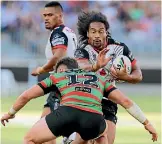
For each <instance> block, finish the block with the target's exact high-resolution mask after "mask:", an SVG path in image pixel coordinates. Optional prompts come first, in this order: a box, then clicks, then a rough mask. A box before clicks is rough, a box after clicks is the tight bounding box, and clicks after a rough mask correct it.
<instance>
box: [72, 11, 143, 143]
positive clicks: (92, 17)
mask: <svg viewBox="0 0 162 144" xmlns="http://www.w3.org/2000/svg"><path fill="white" fill-rule="evenodd" d="M108 30H109V23H108V21H107V18H106V16H104V15H103V14H102V13H99V12H87V13H84V12H83V13H81V15H80V16H79V18H78V33H79V35H80V40H79V44H78V48H77V49H76V51H75V58H77V59H78V62H80V64H83V65H81V66H82V67H83V66H85V64H86V65H88V67H87V66H86V69H89V70H91V69H97V68H96V65H95V63H96V58H97V56H98V53H99V51H101V50H102V49H103V48H106V47H108V48H109V49H110V50H109V51H108V53H107V55H108V56H112V61H113V59H115V58H116V57H117V56H118V55H125V56H127V57H128V58H129V59H130V61H131V62H132V72H131V74H130V75H128V74H127V72H126V69H124V70H123V71H114V70H113V69H111V67H112V61H110V62H109V63H108V64H107V65H106V66H105V67H104V68H102V69H100V70H99V71H98V72H99V73H100V74H101V75H102V76H104V77H105V78H106V79H107V80H108V81H110V82H112V83H113V84H115V79H119V80H124V81H127V82H129V83H138V82H139V81H141V80H142V73H141V69H140V68H139V66H138V64H137V62H136V60H135V58H134V57H133V55H132V53H131V51H130V50H129V49H128V47H127V46H126V45H125V44H124V43H120V42H117V41H115V40H114V39H112V38H111V36H110V33H109V32H108ZM102 109H103V114H104V117H105V119H106V121H107V123H108V132H107V138H108V143H109V144H113V143H114V139H115V133H116V122H117V117H116V114H117V109H118V108H117V104H115V103H113V102H112V101H110V100H107V99H103V101H102ZM101 143H102V142H101Z"/></svg>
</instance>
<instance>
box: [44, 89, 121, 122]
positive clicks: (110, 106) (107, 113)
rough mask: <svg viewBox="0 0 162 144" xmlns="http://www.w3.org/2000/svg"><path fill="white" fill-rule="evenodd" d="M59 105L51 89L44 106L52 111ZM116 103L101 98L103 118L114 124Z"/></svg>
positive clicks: (56, 96)
mask: <svg viewBox="0 0 162 144" xmlns="http://www.w3.org/2000/svg"><path fill="white" fill-rule="evenodd" d="M59 105H60V100H59V99H58V93H57V92H55V91H52V92H51V93H50V94H49V96H48V98H47V101H46V104H45V105H44V107H49V108H50V110H51V111H52V112H53V111H54V110H56V109H57V108H58V106H59ZM117 110H118V107H117V104H116V103H113V102H112V101H110V100H107V99H102V112H103V115H104V118H105V119H106V120H109V121H112V122H113V123H114V124H116V123H117V116H116V114H117Z"/></svg>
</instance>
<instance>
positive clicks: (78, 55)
mask: <svg viewBox="0 0 162 144" xmlns="http://www.w3.org/2000/svg"><path fill="white" fill-rule="evenodd" d="M74 56H75V57H76V58H84V54H83V53H82V51H81V50H76V51H75V53H74Z"/></svg>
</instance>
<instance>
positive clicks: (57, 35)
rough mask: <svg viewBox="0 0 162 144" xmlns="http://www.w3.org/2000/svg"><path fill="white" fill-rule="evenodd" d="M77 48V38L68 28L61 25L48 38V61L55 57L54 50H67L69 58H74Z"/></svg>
mask: <svg viewBox="0 0 162 144" xmlns="http://www.w3.org/2000/svg"><path fill="white" fill-rule="evenodd" d="M76 47H77V37H76V35H75V33H74V32H73V31H72V30H71V29H70V28H68V27H66V26H64V25H60V26H58V27H56V28H54V29H53V30H52V31H51V33H50V36H49V38H48V42H47V45H46V49H45V55H46V59H47V61H49V60H50V59H51V58H52V57H53V53H52V50H53V49H57V48H64V49H67V56H70V57H74V50H75V49H76Z"/></svg>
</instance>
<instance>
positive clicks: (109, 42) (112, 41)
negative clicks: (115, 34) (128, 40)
mask: <svg viewBox="0 0 162 144" xmlns="http://www.w3.org/2000/svg"><path fill="white" fill-rule="evenodd" d="M108 45H118V46H124V47H127V45H126V44H125V43H124V42H119V41H117V40H115V39H113V38H109V39H108Z"/></svg>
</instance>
